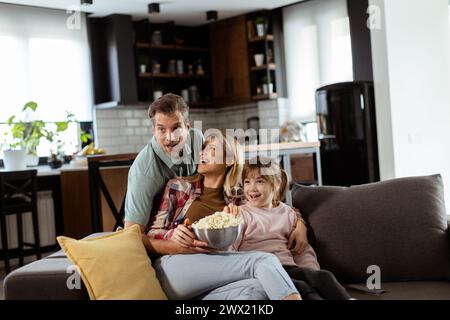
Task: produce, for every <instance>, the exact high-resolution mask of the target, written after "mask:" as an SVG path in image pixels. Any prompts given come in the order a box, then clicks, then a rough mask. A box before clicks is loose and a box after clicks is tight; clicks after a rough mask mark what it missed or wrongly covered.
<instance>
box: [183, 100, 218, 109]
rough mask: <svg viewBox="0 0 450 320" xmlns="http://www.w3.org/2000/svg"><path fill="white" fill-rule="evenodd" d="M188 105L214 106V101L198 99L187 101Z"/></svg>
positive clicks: (197, 106)
mask: <svg viewBox="0 0 450 320" xmlns="http://www.w3.org/2000/svg"><path fill="white" fill-rule="evenodd" d="M186 103H187V105H188V106H189V107H191V108H199V107H210V106H212V102H210V101H197V102H189V101H187V102H186Z"/></svg>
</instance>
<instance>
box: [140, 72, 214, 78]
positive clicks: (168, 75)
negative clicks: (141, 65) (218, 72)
mask: <svg viewBox="0 0 450 320" xmlns="http://www.w3.org/2000/svg"><path fill="white" fill-rule="evenodd" d="M139 78H141V79H145V78H173V79H176V78H178V79H211V76H210V75H195V74H176V73H157V74H152V73H148V72H147V73H141V74H139Z"/></svg>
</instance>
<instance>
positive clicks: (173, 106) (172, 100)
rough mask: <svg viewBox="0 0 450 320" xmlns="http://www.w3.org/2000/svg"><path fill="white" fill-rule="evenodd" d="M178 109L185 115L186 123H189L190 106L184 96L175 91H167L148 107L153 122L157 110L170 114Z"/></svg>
mask: <svg viewBox="0 0 450 320" xmlns="http://www.w3.org/2000/svg"><path fill="white" fill-rule="evenodd" d="M177 111H180V113H181V115H182V116H183V119H184V123H185V124H187V123H188V122H189V106H188V105H187V104H186V102H185V101H184V99H183V98H182V97H180V96H178V95H176V94H173V93H167V94H165V95H163V96H161V97H159V98H158V99H157V100H155V101H153V103H152V104H151V105H150V107H149V108H148V116H149V117H150V119H152V122H153V121H154V117H155V114H156V113H157V112H160V113H163V114H165V115H169V114H173V113H176V112H177ZM153 124H154V123H153Z"/></svg>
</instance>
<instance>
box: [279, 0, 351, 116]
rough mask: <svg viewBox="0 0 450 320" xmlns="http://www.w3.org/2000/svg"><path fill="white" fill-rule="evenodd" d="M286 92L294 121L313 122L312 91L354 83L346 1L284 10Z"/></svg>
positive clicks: (329, 0)
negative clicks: (335, 84) (339, 83)
mask: <svg viewBox="0 0 450 320" xmlns="http://www.w3.org/2000/svg"><path fill="white" fill-rule="evenodd" d="M283 27H284V43H285V54H286V75H287V89H288V97H289V102H290V108H291V113H292V116H293V118H296V119H297V120H301V121H311V120H315V113H316V112H315V110H316V108H315V105H316V103H315V91H316V89H317V88H319V87H321V86H324V85H327V84H331V83H336V82H344V81H352V80H353V65H352V51H351V39H350V22H349V17H348V11H347V2H346V1H345V0H316V1H310V2H305V3H299V4H297V5H293V6H288V7H286V8H284V9H283Z"/></svg>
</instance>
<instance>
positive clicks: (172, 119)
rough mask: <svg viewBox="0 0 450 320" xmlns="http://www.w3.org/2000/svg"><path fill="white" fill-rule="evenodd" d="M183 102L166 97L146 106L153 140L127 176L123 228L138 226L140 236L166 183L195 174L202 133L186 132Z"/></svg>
mask: <svg viewBox="0 0 450 320" xmlns="http://www.w3.org/2000/svg"><path fill="white" fill-rule="evenodd" d="M188 114H189V107H188V106H187V105H186V103H185V102H184V100H183V98H181V97H180V96H177V95H174V94H166V95H164V96H162V97H160V98H159V99H157V100H156V101H155V102H153V103H152V104H151V105H150V108H149V110H148V115H149V117H150V119H151V120H152V126H153V128H152V132H153V138H152V140H151V142H150V143H149V144H147V145H146V146H145V147H144V149H142V150H141V152H139V154H138V156H137V157H136V159H135V161H134V163H133V165H132V166H131V168H130V171H129V173H128V190H127V196H126V202H125V227H130V226H132V225H134V224H139V226H140V227H141V230H142V231H143V232H144V231H145V229H146V227H147V226H148V224H149V222H150V217H151V216H152V214H153V213H156V210H158V205H159V198H160V196H161V193H162V192H163V191H164V186H165V185H166V183H167V181H169V180H170V179H172V178H174V177H175V176H189V175H192V174H194V173H195V171H196V162H197V161H196V159H197V157H198V155H199V153H200V150H201V145H202V143H203V136H202V133H201V132H199V131H198V130H194V129H190V125H189V120H188Z"/></svg>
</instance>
